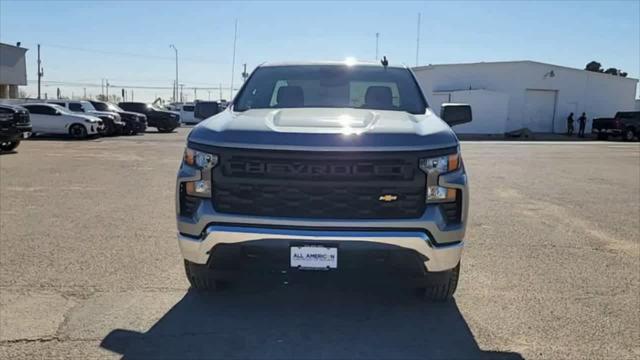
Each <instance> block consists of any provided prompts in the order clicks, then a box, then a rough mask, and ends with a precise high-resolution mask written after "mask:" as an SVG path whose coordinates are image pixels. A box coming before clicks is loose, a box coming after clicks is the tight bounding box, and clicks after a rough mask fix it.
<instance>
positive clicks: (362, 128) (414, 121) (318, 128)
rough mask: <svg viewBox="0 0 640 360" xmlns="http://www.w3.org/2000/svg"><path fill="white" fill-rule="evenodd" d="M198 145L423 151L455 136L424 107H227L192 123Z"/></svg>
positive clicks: (455, 142) (454, 143)
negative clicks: (410, 109) (422, 110)
mask: <svg viewBox="0 0 640 360" xmlns="http://www.w3.org/2000/svg"><path fill="white" fill-rule="evenodd" d="M189 141H190V142H193V143H198V144H205V145H213V146H224V147H241V148H263V149H305V150H315V151H340V150H355V151H363V150H366V151H392V150H428V149H437V148H446V147H453V146H457V145H458V139H457V138H456V136H455V134H454V133H453V131H452V130H451V128H450V127H449V126H448V125H447V124H446V123H444V122H443V121H442V120H440V118H438V117H437V116H436V115H435V114H434V113H433V112H432V111H431V110H430V109H427V111H426V112H425V114H418V115H414V114H410V113H407V112H403V111H386V110H365V109H351V108H339V109H335V108H300V109H252V110H247V111H243V112H233V111H232V110H231V109H227V110H226V111H223V112H221V113H220V114H217V115H215V116H213V117H211V118H209V119H207V120H205V121H203V122H201V123H200V124H198V125H197V126H196V127H194V129H193V130H192V131H191V133H190V134H189Z"/></svg>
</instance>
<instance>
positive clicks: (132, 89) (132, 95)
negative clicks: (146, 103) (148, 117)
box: [131, 89, 133, 101]
mask: <svg viewBox="0 0 640 360" xmlns="http://www.w3.org/2000/svg"><path fill="white" fill-rule="evenodd" d="M131 101H133V89H131Z"/></svg>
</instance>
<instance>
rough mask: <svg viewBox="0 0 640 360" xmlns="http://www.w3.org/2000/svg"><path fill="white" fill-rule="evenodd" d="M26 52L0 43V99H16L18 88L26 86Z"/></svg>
mask: <svg viewBox="0 0 640 360" xmlns="http://www.w3.org/2000/svg"><path fill="white" fill-rule="evenodd" d="M18 45H19V44H18ZM26 52H27V49H25V48H22V47H20V46H14V45H9V44H3V43H0V99H15V98H17V97H18V87H19V86H25V85H27V64H26V61H25V54H26Z"/></svg>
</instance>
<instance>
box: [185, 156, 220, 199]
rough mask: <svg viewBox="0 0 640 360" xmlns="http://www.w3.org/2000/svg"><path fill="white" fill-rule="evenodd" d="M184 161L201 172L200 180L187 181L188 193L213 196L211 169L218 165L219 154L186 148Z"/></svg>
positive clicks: (186, 188)
mask: <svg viewBox="0 0 640 360" xmlns="http://www.w3.org/2000/svg"><path fill="white" fill-rule="evenodd" d="M183 163H184V164H185V165H188V166H191V167H194V168H196V169H197V170H198V171H199V173H200V179H199V180H196V181H187V182H185V184H184V185H185V191H186V193H187V195H191V196H198V197H211V186H212V184H211V169H213V168H214V167H215V166H216V165H218V155H214V154H209V153H206V152H203V151H199V150H194V149H189V148H186V149H185V150H184V157H183Z"/></svg>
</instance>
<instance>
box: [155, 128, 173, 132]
mask: <svg viewBox="0 0 640 360" xmlns="http://www.w3.org/2000/svg"><path fill="white" fill-rule="evenodd" d="M173 130H175V128H158V132H161V133H170V132H172V131H173Z"/></svg>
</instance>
